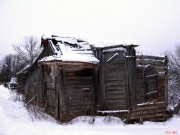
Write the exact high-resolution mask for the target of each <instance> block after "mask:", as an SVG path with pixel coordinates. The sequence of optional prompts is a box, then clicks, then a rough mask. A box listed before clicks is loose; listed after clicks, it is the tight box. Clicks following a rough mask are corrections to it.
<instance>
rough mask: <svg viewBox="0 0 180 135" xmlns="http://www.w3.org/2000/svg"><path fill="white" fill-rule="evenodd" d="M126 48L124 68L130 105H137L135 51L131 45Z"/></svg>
mask: <svg viewBox="0 0 180 135" xmlns="http://www.w3.org/2000/svg"><path fill="white" fill-rule="evenodd" d="M125 48H126V69H127V79H128V81H127V82H128V84H127V89H128V92H129V100H130V102H129V103H130V107H135V106H136V105H137V93H136V52H135V49H134V46H133V45H130V46H125Z"/></svg>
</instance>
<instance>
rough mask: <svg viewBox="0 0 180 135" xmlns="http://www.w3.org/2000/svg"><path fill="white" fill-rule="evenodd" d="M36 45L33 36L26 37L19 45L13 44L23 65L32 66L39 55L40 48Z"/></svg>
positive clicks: (36, 42) (36, 40)
mask: <svg viewBox="0 0 180 135" xmlns="http://www.w3.org/2000/svg"><path fill="white" fill-rule="evenodd" d="M38 43H39V42H38V39H37V38H36V37H35V36H26V37H24V39H23V41H22V42H21V43H18V44H14V45H13V48H14V50H15V51H16V52H17V53H18V54H19V56H20V58H21V59H22V60H23V61H24V62H25V63H27V64H30V65H32V63H33V61H34V60H35V59H36V58H37V57H38V55H39V51H40V47H39V44H38Z"/></svg>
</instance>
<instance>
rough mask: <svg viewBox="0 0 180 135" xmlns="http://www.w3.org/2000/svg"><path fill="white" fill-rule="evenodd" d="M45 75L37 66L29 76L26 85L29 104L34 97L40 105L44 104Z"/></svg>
mask: <svg viewBox="0 0 180 135" xmlns="http://www.w3.org/2000/svg"><path fill="white" fill-rule="evenodd" d="M43 82H44V81H43V74H42V68H41V66H37V68H35V69H34V70H33V71H32V72H31V74H30V75H29V76H28V78H27V80H26V84H25V95H26V98H27V102H28V101H30V100H31V99H32V98H33V97H34V98H35V99H36V101H37V103H38V104H41V103H43V100H44V95H43V93H44V89H43Z"/></svg>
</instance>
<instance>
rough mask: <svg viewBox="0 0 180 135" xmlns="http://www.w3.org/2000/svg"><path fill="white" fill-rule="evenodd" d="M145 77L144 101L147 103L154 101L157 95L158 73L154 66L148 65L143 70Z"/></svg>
mask: <svg viewBox="0 0 180 135" xmlns="http://www.w3.org/2000/svg"><path fill="white" fill-rule="evenodd" d="M144 77H145V85H146V90H145V99H146V100H147V101H149V100H152V99H156V98H157V93H158V73H157V70H156V69H155V67H154V66H152V65H148V66H147V67H146V68H145V70H144Z"/></svg>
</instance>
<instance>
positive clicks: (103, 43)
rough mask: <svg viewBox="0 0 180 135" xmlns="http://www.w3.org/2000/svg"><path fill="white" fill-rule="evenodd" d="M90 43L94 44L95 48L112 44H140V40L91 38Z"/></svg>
mask: <svg viewBox="0 0 180 135" xmlns="http://www.w3.org/2000/svg"><path fill="white" fill-rule="evenodd" d="M89 43H90V44H91V45H93V46H94V47H95V48H104V47H110V46H120V45H121V46H122V47H126V46H130V45H134V46H138V44H139V43H138V42H137V41H136V40H89Z"/></svg>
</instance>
